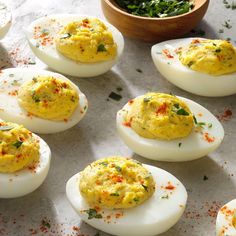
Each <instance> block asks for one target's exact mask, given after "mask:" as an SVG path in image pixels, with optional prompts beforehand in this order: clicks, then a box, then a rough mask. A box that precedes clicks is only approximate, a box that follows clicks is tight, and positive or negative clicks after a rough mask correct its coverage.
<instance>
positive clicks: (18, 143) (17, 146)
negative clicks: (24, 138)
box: [13, 141, 23, 148]
mask: <svg viewBox="0 0 236 236" xmlns="http://www.w3.org/2000/svg"><path fill="white" fill-rule="evenodd" d="M22 143H23V142H21V141H16V142H15V143H13V146H15V147H16V148H19V147H20V146H21V145H22Z"/></svg>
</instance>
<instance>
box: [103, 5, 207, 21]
mask: <svg viewBox="0 0 236 236" xmlns="http://www.w3.org/2000/svg"><path fill="white" fill-rule="evenodd" d="M101 1H103V2H105V3H106V4H107V5H109V6H110V7H111V8H113V10H115V11H117V12H119V13H121V14H123V15H126V16H127V17H131V18H134V19H137V20H148V21H156V20H160V21H164V20H172V19H176V18H181V17H182V16H186V15H191V14H192V13H194V12H195V11H197V10H199V9H200V8H201V7H203V6H204V5H206V4H207V5H208V4H209V2H210V0H201V1H202V3H201V4H199V6H198V7H196V8H195V7H194V8H193V9H192V10H191V11H189V12H187V13H184V14H181V15H177V16H169V17H163V18H159V17H147V16H136V15H132V14H131V13H128V12H126V11H123V10H121V9H122V8H118V7H116V6H115V5H114V4H112V3H111V0H101Z"/></svg>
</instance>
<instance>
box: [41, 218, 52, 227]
mask: <svg viewBox="0 0 236 236" xmlns="http://www.w3.org/2000/svg"><path fill="white" fill-rule="evenodd" d="M41 225H42V226H43V227H46V228H48V229H50V228H51V225H50V223H49V222H48V221H47V220H45V219H44V220H42V222H41Z"/></svg>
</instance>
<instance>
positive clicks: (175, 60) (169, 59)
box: [151, 38, 236, 97]
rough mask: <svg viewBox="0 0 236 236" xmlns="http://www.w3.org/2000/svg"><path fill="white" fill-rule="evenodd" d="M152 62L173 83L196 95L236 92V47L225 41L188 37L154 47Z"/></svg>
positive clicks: (220, 94) (222, 94)
mask: <svg viewBox="0 0 236 236" xmlns="http://www.w3.org/2000/svg"><path fill="white" fill-rule="evenodd" d="M151 54H152V59H153V62H154V64H155V66H156V68H157V69H158V70H159V72H160V73H161V74H162V75H163V76H164V77H165V78H166V79H167V80H168V81H170V82H171V83H173V84H174V85H176V86H178V87H179V88H182V89H184V90H186V91H188V92H191V93H193V94H197V95H202V96H207V97H221V96H227V95H232V94H234V93H236V80H235V77H236V48H235V47H234V46H233V45H232V44H231V43H230V42H228V41H225V40H210V39H203V38H185V39H175V40H169V41H165V42H162V43H158V44H156V45H154V46H153V47H152V49H151Z"/></svg>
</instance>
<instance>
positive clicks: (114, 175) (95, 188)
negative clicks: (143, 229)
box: [79, 157, 155, 209]
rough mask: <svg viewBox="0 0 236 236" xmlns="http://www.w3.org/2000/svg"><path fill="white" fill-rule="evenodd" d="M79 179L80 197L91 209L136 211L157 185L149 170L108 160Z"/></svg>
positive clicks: (128, 161)
mask: <svg viewBox="0 0 236 236" xmlns="http://www.w3.org/2000/svg"><path fill="white" fill-rule="evenodd" d="M80 176H81V178H80V182H79V188H80V192H81V195H82V196H83V197H84V198H85V200H86V201H87V202H88V204H90V206H92V207H93V206H96V207H101V208H108V209H118V208H130V207H135V206H137V205H140V204H141V203H142V202H144V201H145V200H147V199H148V198H149V197H150V196H151V195H152V194H153V193H154V191H155V182H154V180H153V177H152V175H151V174H150V173H149V172H148V170H147V169H145V168H144V167H143V166H142V164H141V163H139V162H137V161H135V160H131V159H128V158H122V157H108V158H104V159H101V160H98V161H95V162H93V163H92V164H90V165H89V166H87V167H86V168H85V169H84V170H83V171H82V172H81V173H80Z"/></svg>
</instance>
